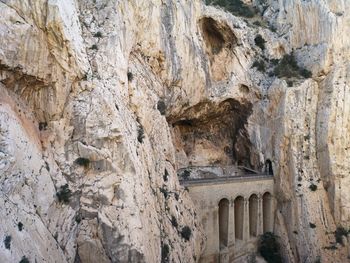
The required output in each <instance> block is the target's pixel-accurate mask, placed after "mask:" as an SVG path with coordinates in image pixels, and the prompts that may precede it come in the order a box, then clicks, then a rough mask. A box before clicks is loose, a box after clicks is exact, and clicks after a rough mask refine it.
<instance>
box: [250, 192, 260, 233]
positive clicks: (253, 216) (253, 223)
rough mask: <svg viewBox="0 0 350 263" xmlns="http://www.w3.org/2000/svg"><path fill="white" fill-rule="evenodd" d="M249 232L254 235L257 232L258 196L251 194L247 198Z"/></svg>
mask: <svg viewBox="0 0 350 263" xmlns="http://www.w3.org/2000/svg"><path fill="white" fill-rule="evenodd" d="M249 232H250V236H252V237H256V236H257V233H258V196H257V195H256V194H253V195H251V196H250V198H249Z"/></svg>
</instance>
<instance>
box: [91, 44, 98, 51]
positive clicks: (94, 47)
mask: <svg viewBox="0 0 350 263" xmlns="http://www.w3.org/2000/svg"><path fill="white" fill-rule="evenodd" d="M90 49H92V50H98V46H97V45H96V44H93V45H92V46H91V47H90Z"/></svg>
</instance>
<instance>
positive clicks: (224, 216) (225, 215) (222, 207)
mask: <svg viewBox="0 0 350 263" xmlns="http://www.w3.org/2000/svg"><path fill="white" fill-rule="evenodd" d="M229 207H230V202H229V201H228V199H226V198H223V199H221V200H220V202H219V242H220V248H222V247H227V246H228V222H229Z"/></svg>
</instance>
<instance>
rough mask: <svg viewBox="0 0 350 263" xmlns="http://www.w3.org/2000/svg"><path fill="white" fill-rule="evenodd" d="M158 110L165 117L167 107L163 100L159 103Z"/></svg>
mask: <svg viewBox="0 0 350 263" xmlns="http://www.w3.org/2000/svg"><path fill="white" fill-rule="evenodd" d="M157 110H159V112H160V114H161V115H165V110H166V105H165V102H164V101H163V100H159V101H158V103H157Z"/></svg>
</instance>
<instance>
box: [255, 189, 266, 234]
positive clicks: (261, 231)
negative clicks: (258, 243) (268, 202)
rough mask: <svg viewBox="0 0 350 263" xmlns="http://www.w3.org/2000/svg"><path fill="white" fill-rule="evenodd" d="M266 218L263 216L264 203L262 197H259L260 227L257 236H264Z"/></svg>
mask: <svg viewBox="0 0 350 263" xmlns="http://www.w3.org/2000/svg"><path fill="white" fill-rule="evenodd" d="M263 220H264V216H263V202H262V196H261V195H258V227H257V235H258V236H259V235H262V234H263V232H264V221H263Z"/></svg>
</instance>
